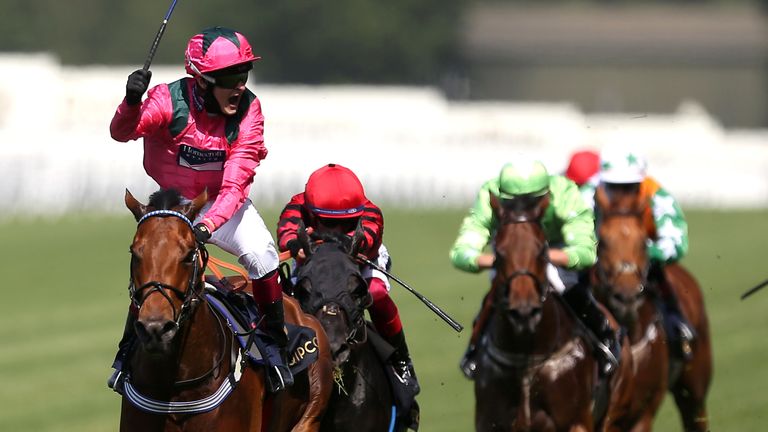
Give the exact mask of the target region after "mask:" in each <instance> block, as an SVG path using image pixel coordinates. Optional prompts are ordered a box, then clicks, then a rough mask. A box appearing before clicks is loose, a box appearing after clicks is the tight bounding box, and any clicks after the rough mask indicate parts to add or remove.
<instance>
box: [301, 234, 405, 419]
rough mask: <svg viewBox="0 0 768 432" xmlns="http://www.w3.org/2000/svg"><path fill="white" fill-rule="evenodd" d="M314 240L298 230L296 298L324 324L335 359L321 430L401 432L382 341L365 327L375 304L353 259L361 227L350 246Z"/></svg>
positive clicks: (334, 239) (330, 237)
mask: <svg viewBox="0 0 768 432" xmlns="http://www.w3.org/2000/svg"><path fill="white" fill-rule="evenodd" d="M313 236H314V237H316V238H319V239H321V240H320V242H319V243H314V242H313V241H312V240H310V239H309V236H308V235H307V233H306V231H305V230H304V229H303V227H302V229H300V230H299V241H300V243H301V245H302V248H303V250H304V251H305V253H306V256H307V259H306V261H305V262H304V263H303V264H302V265H301V266H300V267H299V268H298V269H297V271H296V284H295V285H294V287H293V295H294V296H295V297H296V298H297V299H298V300H299V303H300V304H301V306H302V308H303V309H304V310H305V311H307V312H309V313H311V314H313V315H314V316H315V317H316V318H317V319H318V320H320V322H321V323H322V325H323V328H324V329H325V331H326V333H327V335H328V339H329V341H330V345H331V352H332V354H333V366H334V373H333V375H334V381H335V391H334V392H333V395H332V397H331V401H330V403H329V405H328V410H327V411H326V414H325V417H324V419H323V423H322V426H321V430H322V431H329V432H330V431H334V432H357V431H366V432H387V431H403V430H405V426H404V425H403V424H402V422H401V421H400V419H399V418H398V413H397V412H396V403H395V397H394V394H393V392H392V390H391V388H390V382H389V378H388V376H387V375H386V373H387V372H386V370H385V365H384V363H383V361H382V360H381V358H382V355H380V354H379V353H378V352H377V348H376V346H375V345H374V343H375V341H378V340H381V339H380V336H378V335H377V334H375V332H373V331H372V330H371V329H370V328H369V327H368V326H367V325H366V320H365V310H366V308H367V307H368V306H370V304H371V303H372V301H373V299H372V298H371V295H370V293H369V292H368V284H367V282H366V281H365V279H364V278H363V276H362V274H361V271H360V264H359V262H358V261H357V260H356V259H355V257H356V256H357V253H358V252H359V249H360V240H361V239H362V230H361V229H360V227H358V230H357V231H356V233H355V235H354V236H353V238H352V240H351V241H348V239H344V237H343V235H334V234H333V233H322V234H321V233H315V234H314V235H313ZM377 338H378V339H377ZM388 347H389V345H386V344H385V348H384V349H385V350H386V349H387V348H388ZM390 354H391V351H390Z"/></svg>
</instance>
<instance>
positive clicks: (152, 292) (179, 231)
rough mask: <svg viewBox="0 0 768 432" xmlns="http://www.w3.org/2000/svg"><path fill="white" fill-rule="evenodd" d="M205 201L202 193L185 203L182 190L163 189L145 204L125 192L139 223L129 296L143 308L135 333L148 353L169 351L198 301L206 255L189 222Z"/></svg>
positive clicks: (127, 203) (139, 308)
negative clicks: (180, 192)
mask: <svg viewBox="0 0 768 432" xmlns="http://www.w3.org/2000/svg"><path fill="white" fill-rule="evenodd" d="M206 200H207V193H206V192H205V191H204V192H203V193H201V194H200V195H199V196H198V197H197V198H195V199H194V200H193V201H192V202H190V203H187V204H182V199H181V195H180V194H179V193H178V192H176V191H173V190H161V191H159V192H156V193H154V194H153V195H152V196H151V197H150V201H149V204H147V205H144V204H141V203H140V202H139V201H137V200H136V199H135V198H134V197H133V195H131V193H130V192H128V191H127V190H126V192H125V205H126V206H127V207H128V209H129V210H131V213H133V215H134V216H135V217H136V221H137V222H138V227H137V228H136V235H135V236H134V237H133V243H132V244H131V248H130V252H131V283H130V295H131V301H132V302H133V304H134V305H135V306H136V307H137V308H138V310H139V316H138V320H137V322H136V334H137V335H138V338H139V341H140V342H141V344H142V346H143V347H144V349H145V350H146V351H147V352H150V353H158V354H165V353H168V352H169V349H170V347H171V342H172V341H173V340H174V336H175V335H176V333H177V332H178V330H179V327H180V325H181V323H182V322H183V321H184V320H185V319H186V318H187V317H188V316H189V314H190V312H191V310H192V309H193V307H194V305H195V304H196V303H197V301H198V300H199V298H200V294H201V293H200V289H201V286H202V273H203V270H204V266H205V261H206V259H207V253H206V251H205V249H204V248H202V247H200V246H198V244H197V242H196V241H195V236H194V234H193V232H192V222H191V221H192V220H194V218H195V216H197V214H198V212H199V211H200V209H201V208H202V207H203V205H204V204H205V202H206Z"/></svg>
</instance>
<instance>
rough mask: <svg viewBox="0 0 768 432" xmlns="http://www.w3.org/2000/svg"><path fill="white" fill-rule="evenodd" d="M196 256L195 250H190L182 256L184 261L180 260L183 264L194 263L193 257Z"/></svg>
mask: <svg viewBox="0 0 768 432" xmlns="http://www.w3.org/2000/svg"><path fill="white" fill-rule="evenodd" d="M196 257H197V251H195V250H191V251H189V253H188V254H187V255H186V256H185V257H184V261H182V262H183V263H184V264H194V263H195V258H196Z"/></svg>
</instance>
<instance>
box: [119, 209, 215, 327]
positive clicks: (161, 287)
mask: <svg viewBox="0 0 768 432" xmlns="http://www.w3.org/2000/svg"><path fill="white" fill-rule="evenodd" d="M168 216H173V217H177V218H179V219H181V220H182V221H184V222H185V223H186V224H187V225H188V226H189V228H190V229H192V222H191V221H190V220H189V219H188V218H187V217H186V216H185V215H183V214H182V213H179V212H176V211H173V210H155V211H151V212H149V213H147V214H145V215H144V216H142V217H141V219H139V222H138V226H140V225H141V224H142V223H143V222H144V221H145V220H147V219H148V218H150V217H168ZM138 226H137V229H138ZM134 259H135V256H134V255H133V253H132V255H131V268H130V273H131V280H130V283H129V285H128V292H129V295H130V299H131V302H132V303H133V304H134V306H136V308H137V309H141V306H142V305H143V304H144V302H145V301H146V300H147V298H149V296H150V295H152V294H153V293H159V294H160V295H162V296H163V297H164V298H165V299H166V300H167V301H168V303H169V304H170V305H171V308H172V309H173V321H174V323H175V324H176V326H177V327H180V326H181V323H182V322H184V320H185V319H186V318H187V317H188V316H189V315H190V312H191V311H192V310H193V309H194V307H195V305H196V304H197V303H198V302H199V301H200V299H201V298H202V297H201V296H202V287H203V279H202V277H201V275H202V274H203V272H204V271H205V267H206V266H207V265H208V250H207V249H206V248H205V246H204V245H203V244H200V243H197V245H196V247H195V250H194V252H193V255H192V261H193V268H192V273H191V274H190V276H189V281H188V283H187V289H186V290H182V289H180V288H178V287H175V286H173V285H171V284H167V283H163V282H160V281H149V282H147V283H145V284H142V285H141V286H139V287H138V288H137V287H136V284H135V282H134V280H135V278H134V274H133V262H134ZM145 291H146V293H145ZM169 291H170V292H172V293H173V294H174V295H176V297H178V298H179V299H180V300H181V301H182V303H181V307H180V308H179V310H177V309H176V306H175V305H174V302H173V299H172V298H171V295H170V294H169V293H168V292H169ZM142 294H143V295H142Z"/></svg>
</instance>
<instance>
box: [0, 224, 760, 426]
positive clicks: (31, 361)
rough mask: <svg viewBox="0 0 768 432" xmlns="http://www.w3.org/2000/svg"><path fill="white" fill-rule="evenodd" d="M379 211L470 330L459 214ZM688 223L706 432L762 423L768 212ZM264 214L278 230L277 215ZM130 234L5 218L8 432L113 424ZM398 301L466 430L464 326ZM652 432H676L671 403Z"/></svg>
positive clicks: (473, 280)
mask: <svg viewBox="0 0 768 432" xmlns="http://www.w3.org/2000/svg"><path fill="white" fill-rule="evenodd" d="M385 211H386V215H385V216H386V219H387V225H386V234H385V243H386V244H387V246H388V247H389V249H390V251H391V253H392V256H393V260H394V266H393V272H394V273H395V274H396V275H398V276H399V277H400V278H401V279H403V280H405V281H407V282H408V283H410V284H411V285H412V286H413V287H414V288H415V289H416V290H418V291H420V292H421V293H422V294H424V295H425V296H427V297H428V298H429V299H430V300H432V301H433V302H434V303H435V304H437V305H439V306H440V307H442V308H443V309H444V310H445V311H446V312H448V313H449V314H450V315H452V316H453V317H454V318H455V319H457V320H458V321H459V322H461V323H463V324H464V325H465V326H466V327H469V326H470V324H471V321H472V318H473V316H474V314H475V312H476V311H477V308H478V307H479V303H480V299H481V297H482V295H483V293H484V290H485V289H486V288H487V285H488V283H487V276H486V275H483V274H481V275H469V274H464V273H461V272H459V271H457V270H455V269H453V268H452V267H451V266H450V264H449V262H448V249H449V248H450V246H451V244H452V242H453V240H454V236H455V234H456V229H457V227H458V225H459V223H460V221H461V217H462V216H463V214H462V212H461V211H439V212H438V211H434V212H429V211H418V212H417V211H410V212H409V211H395V210H386V209H385ZM688 218H689V224H690V232H691V253H690V255H689V256H688V257H687V258H686V259H685V260H684V264H685V265H686V266H687V267H688V268H689V269H691V270H692V272H693V273H694V275H695V276H696V277H697V278H698V279H699V281H700V282H701V284H702V287H703V290H704V294H705V300H706V302H707V308H708V311H709V316H710V324H711V327H712V334H713V336H712V337H713V341H714V355H715V378H714V381H713V386H712V388H711V390H710V397H709V413H710V419H711V429H712V430H717V431H723V430H728V431H731V430H734V431H735V430H762V429H763V428H764V423H765V418H764V417H765V416H766V414H765V410H764V408H765V406H766V405H768V392H765V390H764V388H765V383H766V382H768V368H765V367H764V364H765V362H766V360H768V348H766V347H764V346H763V343H764V341H765V336H764V334H765V329H766V327H768V317H766V314H765V313H764V310H765V309H766V308H768V289H766V292H760V293H758V294H756V295H754V296H753V297H751V298H749V299H748V300H747V301H740V300H739V295H740V294H741V292H743V291H744V290H746V289H748V288H750V287H751V286H753V285H755V284H756V283H757V282H760V281H762V280H763V279H765V278H766V277H768V270H766V267H765V265H764V262H765V258H764V256H763V254H762V252H760V251H761V250H762V249H760V248H761V247H763V246H764V245H766V244H768V230H767V229H766V225H767V224H766V221H768V211H750V212H729V213H721V212H707V211H689V212H688ZM264 219H265V221H266V222H267V224H268V226H270V227H274V224H275V221H276V212H274V211H267V212H265V213H264ZM134 228H135V224H134V223H133V220H132V219H131V217H130V215H128V212H127V211H126V216H125V217H118V216H104V217H99V218H97V217H94V216H88V217H81V216H74V215H72V216H67V217H65V218H62V219H56V220H48V219H25V218H17V219H14V220H6V221H3V222H0V270H1V272H0V274H2V277H3V279H2V283H1V286H2V298H1V299H0V342H1V343H0V431H35V432H38V431H78V432H87V431H110V430H117V424H118V417H119V402H120V401H119V397H118V396H117V395H116V394H115V393H113V392H112V391H111V390H109V389H107V388H106V385H105V382H106V378H107V376H108V375H109V373H110V369H109V365H110V364H111V361H112V357H113V355H114V349H115V345H116V343H117V340H118V338H119V336H120V334H121V331H122V325H123V322H124V319H125V312H126V309H127V306H128V295H127V290H126V286H127V280H128V245H129V243H130V240H131V237H132V235H133V232H134ZM215 255H217V256H219V257H222V256H224V255H222V254H220V253H215ZM393 297H394V299H395V301H396V302H397V304H398V305H399V307H400V312H401V315H402V318H403V322H404V326H405V329H406V334H407V336H408V341H409V344H410V347H411V351H412V354H413V357H414V361H415V363H416V370H417V373H418V375H419V378H420V380H421V383H422V388H423V391H422V394H421V395H420V396H419V401H420V404H421V407H422V421H421V425H422V427H421V430H422V431H423V432H452V431H456V432H466V431H470V430H472V425H473V415H474V414H473V413H474V406H473V404H474V397H473V388H472V385H471V383H470V382H469V381H466V380H465V379H464V378H463V377H462V376H461V374H460V373H459V371H458V368H457V363H458V360H459V358H460V356H461V354H462V353H463V351H464V348H465V345H466V342H467V338H468V333H469V332H468V330H465V331H464V332H462V333H461V334H457V333H455V332H454V331H453V330H452V329H451V328H449V327H448V326H447V325H446V324H445V323H443V322H442V321H441V320H440V319H439V318H438V317H437V316H435V315H434V314H432V313H431V312H430V311H429V310H428V309H427V308H426V307H424V306H423V305H422V304H421V302H419V301H418V300H417V299H416V298H415V297H413V296H412V295H411V294H410V293H408V292H407V291H405V290H404V289H402V288H399V287H397V286H394V288H393ZM656 426H657V427H656V429H657V430H662V431H674V430H680V426H679V421H678V417H677V414H676V412H675V411H674V407H673V404H672V403H671V397H667V399H666V400H665V404H664V407H663V409H662V411H661V413H660V414H659V416H658V420H657V422H656Z"/></svg>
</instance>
